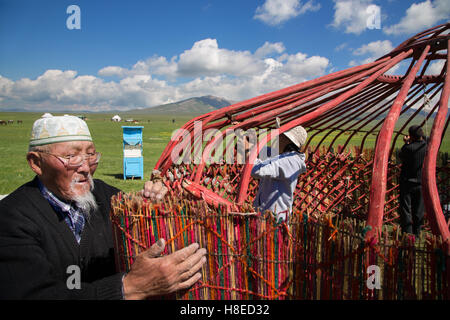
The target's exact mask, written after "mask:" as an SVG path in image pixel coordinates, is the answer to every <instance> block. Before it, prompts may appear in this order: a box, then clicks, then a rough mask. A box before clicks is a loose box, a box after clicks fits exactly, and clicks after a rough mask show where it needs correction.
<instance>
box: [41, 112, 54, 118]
mask: <svg viewBox="0 0 450 320" xmlns="http://www.w3.org/2000/svg"><path fill="white" fill-rule="evenodd" d="M50 117H53V115H52V114H51V113H48V112H46V113H44V114H43V115H42V116H41V118H50Z"/></svg>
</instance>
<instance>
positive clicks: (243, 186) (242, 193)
mask: <svg viewBox="0 0 450 320" xmlns="http://www.w3.org/2000/svg"><path fill="white" fill-rule="evenodd" d="M412 53H413V50H412V49H410V50H408V51H407V52H403V53H401V54H399V55H397V56H396V57H394V58H392V59H390V60H388V61H386V62H385V64H384V67H383V68H381V69H380V70H378V71H377V72H375V73H374V74H372V75H371V76H370V77H368V78H367V79H365V80H364V81H363V82H361V83H360V84H359V85H357V86H356V87H355V88H353V89H351V90H348V91H346V92H344V93H343V94H341V95H340V96H339V97H338V98H336V99H334V100H332V101H330V102H328V103H325V104H324V105H323V106H321V107H319V108H318V109H316V110H314V111H312V112H310V113H308V114H306V115H304V116H301V117H299V118H297V119H295V120H292V121H291V122H288V123H286V124H284V125H282V126H281V127H280V129H279V132H278V134H281V133H283V132H285V131H287V130H289V129H291V128H293V127H295V126H298V125H301V124H302V123H304V122H306V121H309V120H311V119H314V118H316V117H318V116H320V115H321V114H323V113H324V112H326V111H328V110H331V109H333V108H334V107H336V106H338V105H339V104H340V103H342V102H343V101H345V100H347V99H349V98H350V97H352V96H353V95H355V94H357V93H359V92H361V91H362V90H363V89H364V88H365V87H367V86H368V85H370V84H371V83H372V82H374V81H375V80H376V79H377V77H378V76H379V75H380V74H383V73H384V72H386V71H388V70H389V69H391V68H392V67H393V66H395V65H396V64H397V63H399V62H400V61H401V60H403V59H405V58H406V57H408V56H410V55H411V54H412ZM272 138H274V136H273V135H271V134H269V135H267V136H265V137H264V138H262V139H261V142H260V143H259V144H258V146H257V147H256V148H253V149H252V151H251V152H250V156H249V161H248V163H246V164H245V167H244V172H243V174H242V178H241V182H240V189H239V196H238V201H237V202H238V204H242V203H243V202H244V201H245V199H246V197H247V190H248V182H249V180H250V173H251V169H252V167H253V163H254V162H255V159H256V157H257V156H258V154H259V152H260V151H261V149H262V147H263V146H264V145H266V144H267V142H268V141H270V139H272Z"/></svg>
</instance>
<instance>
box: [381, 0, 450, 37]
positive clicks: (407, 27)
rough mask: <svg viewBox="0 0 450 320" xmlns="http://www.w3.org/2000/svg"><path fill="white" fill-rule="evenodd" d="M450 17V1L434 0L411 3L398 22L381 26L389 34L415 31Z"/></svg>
mask: <svg viewBox="0 0 450 320" xmlns="http://www.w3.org/2000/svg"><path fill="white" fill-rule="evenodd" d="M449 18H450V1H448V0H434V1H430V0H427V1H424V2H420V3H413V4H412V5H411V6H410V7H409V8H408V9H407V10H406V15H405V16H404V17H403V18H402V19H401V20H400V22H399V23H397V24H395V25H392V26H389V27H386V28H383V31H384V32H385V33H386V34H389V35H400V34H411V33H417V32H420V31H422V30H424V29H427V28H430V27H433V26H434V25H436V24H437V23H438V22H439V21H441V20H444V19H445V20H448V19H449Z"/></svg>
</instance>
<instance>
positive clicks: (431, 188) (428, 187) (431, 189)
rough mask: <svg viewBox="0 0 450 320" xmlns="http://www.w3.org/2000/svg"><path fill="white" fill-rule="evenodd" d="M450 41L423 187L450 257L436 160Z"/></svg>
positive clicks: (449, 81) (448, 83) (449, 79)
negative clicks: (437, 181)
mask: <svg viewBox="0 0 450 320" xmlns="http://www.w3.org/2000/svg"><path fill="white" fill-rule="evenodd" d="M449 49H450V40H449V41H448V42H447V72H446V75H445V82H444V88H443V90H442V92H441V98H440V100H439V109H438V112H437V114H436V117H435V119H434V122H433V127H432V128H431V134H430V142H429V144H428V149H427V154H426V156H425V161H424V165H423V171H422V186H423V198H424V203H425V209H426V212H427V215H428V217H429V218H430V219H429V220H430V224H431V228H432V231H433V233H434V234H435V235H440V236H442V239H443V240H444V241H445V242H446V249H447V254H448V255H450V231H449V229H448V226H447V223H446V221H445V217H444V214H443V212H442V207H441V204H440V200H439V193H438V189H437V184H436V158H437V154H438V152H439V147H440V145H441V139H442V132H443V129H444V125H445V118H446V116H447V109H448V98H449V94H450V50H449Z"/></svg>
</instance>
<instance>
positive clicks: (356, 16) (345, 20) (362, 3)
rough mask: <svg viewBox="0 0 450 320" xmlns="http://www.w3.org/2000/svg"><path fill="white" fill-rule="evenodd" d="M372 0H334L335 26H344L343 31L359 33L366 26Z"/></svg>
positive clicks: (333, 24)
mask: <svg viewBox="0 0 450 320" xmlns="http://www.w3.org/2000/svg"><path fill="white" fill-rule="evenodd" d="M373 6H374V5H373V4H372V0H334V10H335V11H334V20H333V23H332V24H331V25H332V26H333V27H335V28H344V32H345V33H353V34H360V33H362V32H363V31H364V30H366V29H367V28H368V20H369V18H370V16H371V11H370V10H368V8H370V7H373Z"/></svg>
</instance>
